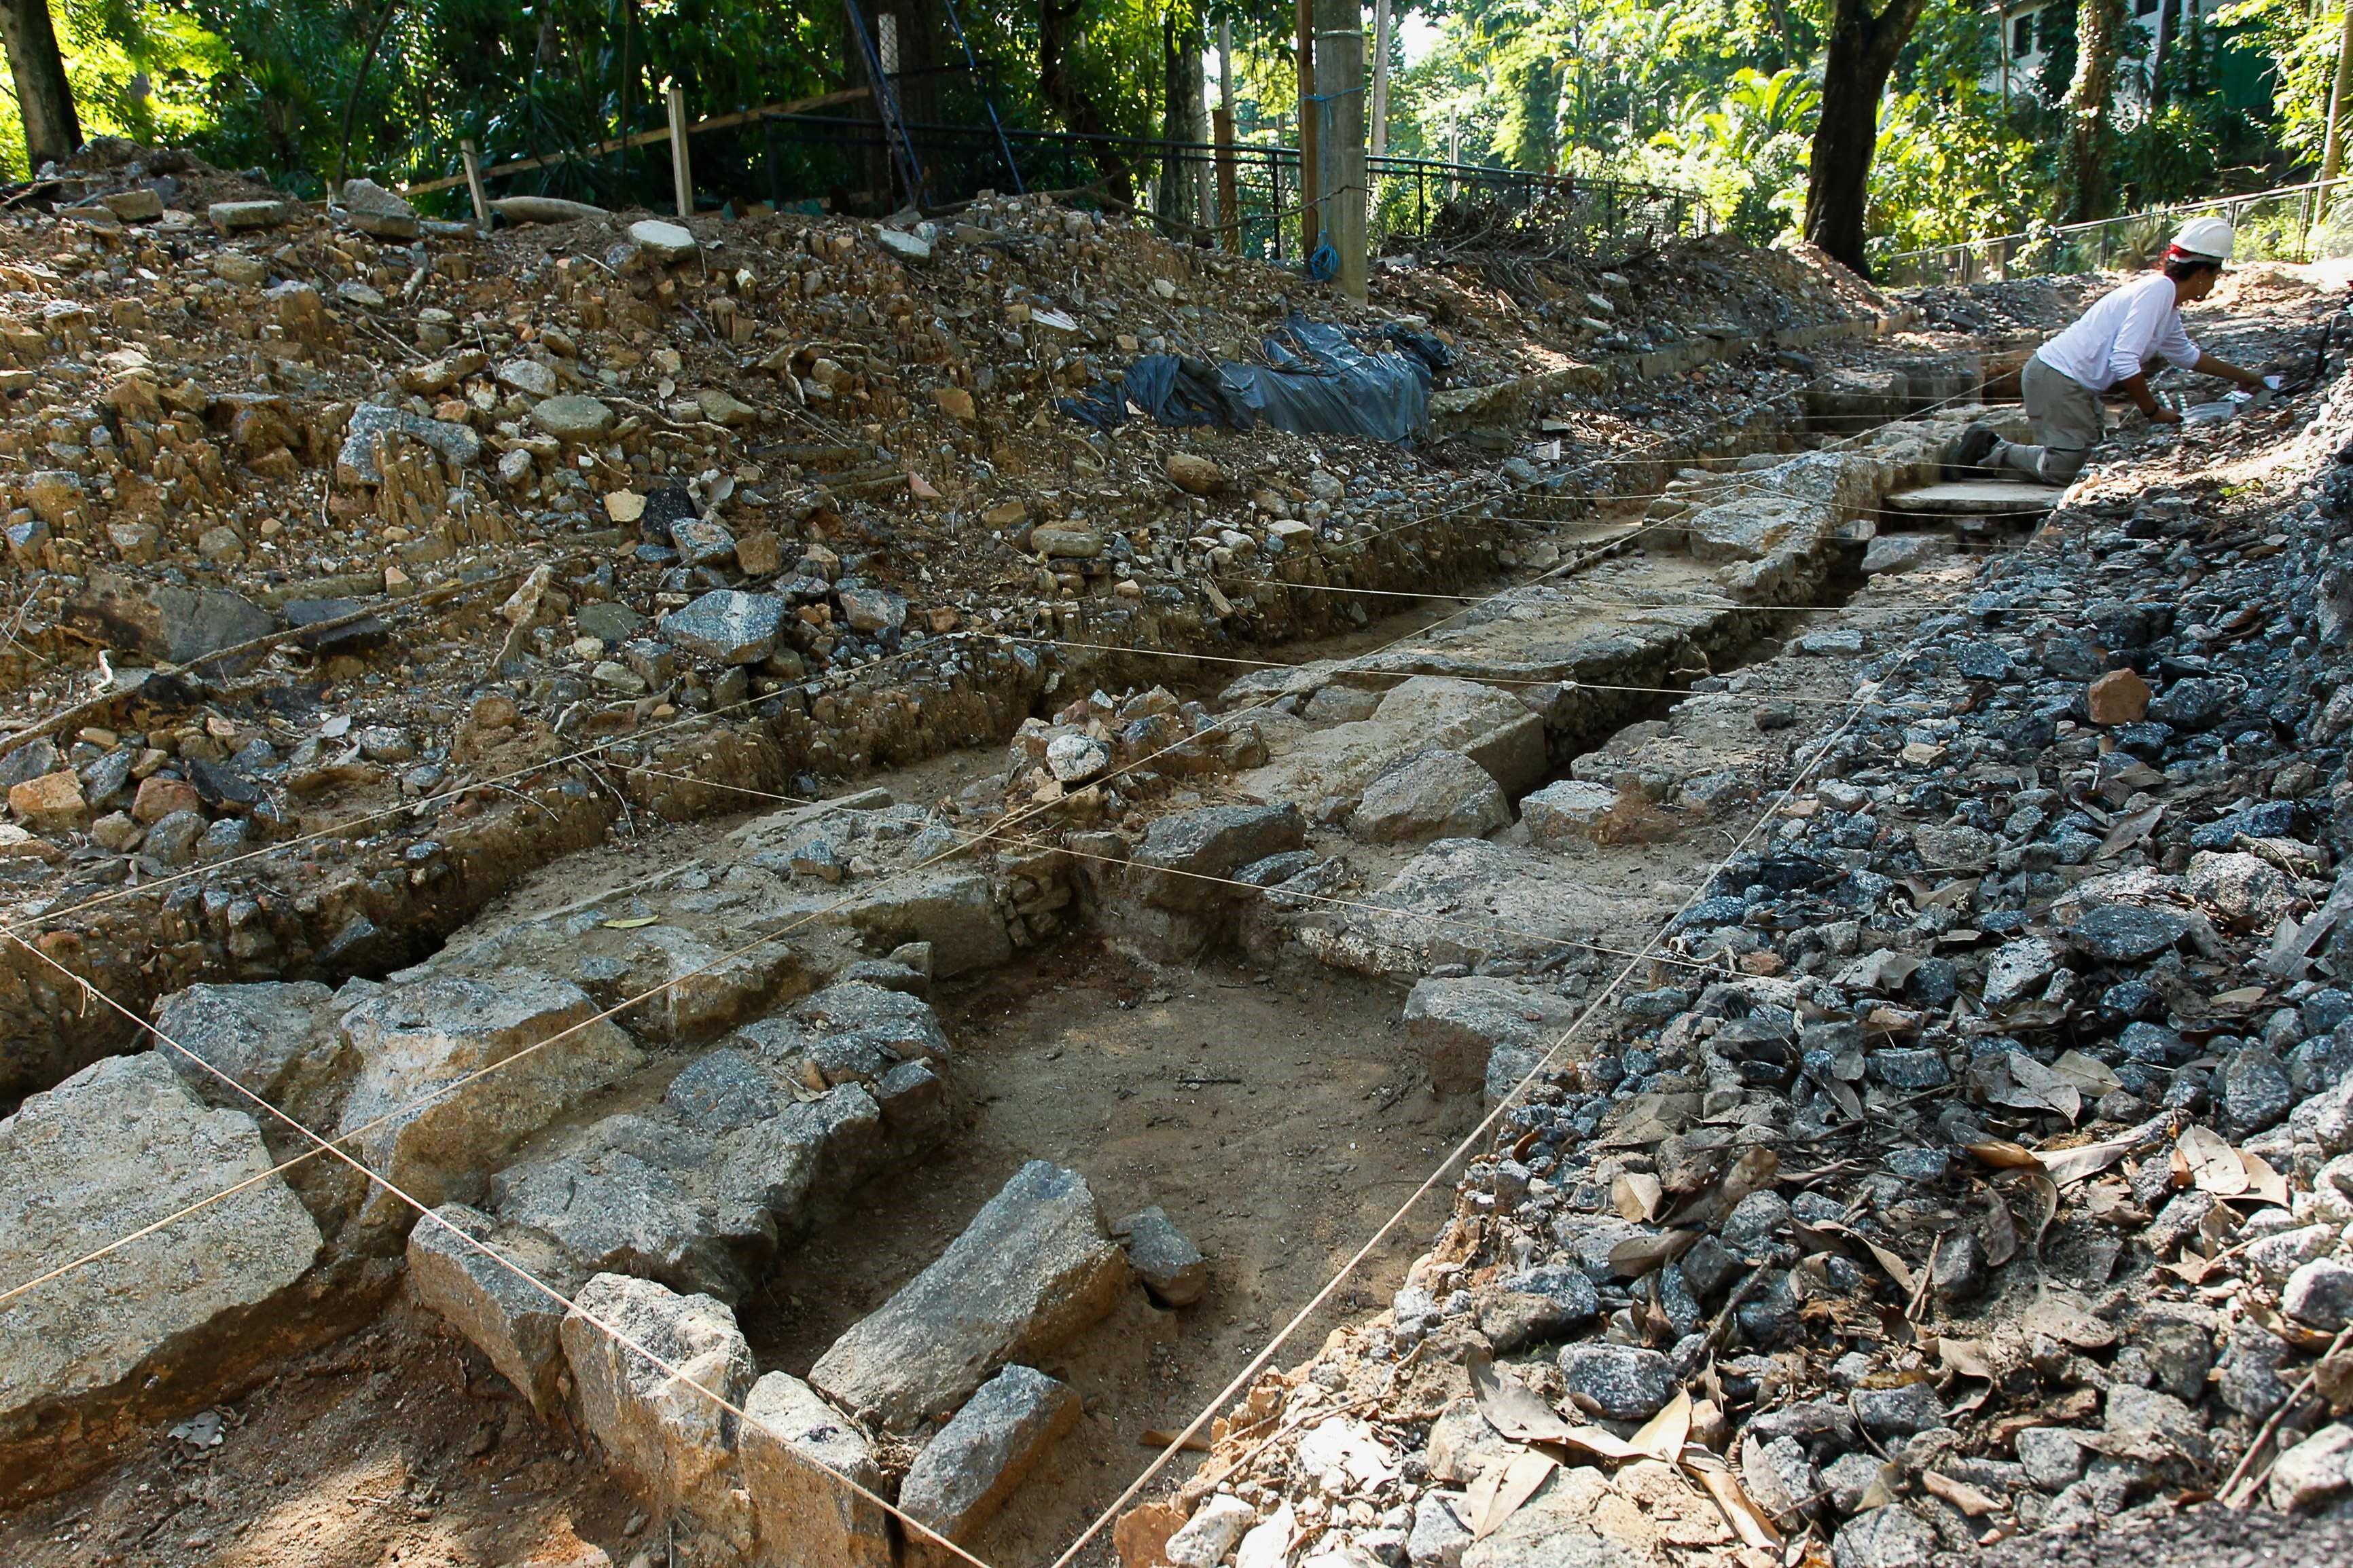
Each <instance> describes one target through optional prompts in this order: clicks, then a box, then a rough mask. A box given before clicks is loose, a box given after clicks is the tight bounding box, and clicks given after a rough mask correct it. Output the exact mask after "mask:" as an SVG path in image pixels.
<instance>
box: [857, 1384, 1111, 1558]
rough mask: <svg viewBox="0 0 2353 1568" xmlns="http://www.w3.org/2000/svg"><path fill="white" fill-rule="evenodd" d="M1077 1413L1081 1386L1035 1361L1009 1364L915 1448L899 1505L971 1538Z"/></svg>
mask: <svg viewBox="0 0 2353 1568" xmlns="http://www.w3.org/2000/svg"><path fill="white" fill-rule="evenodd" d="M1079 1415H1080V1401H1079V1395H1078V1393H1077V1391H1076V1390H1074V1389H1072V1388H1071V1386H1070V1385H1069V1384H1065V1383H1060V1382H1058V1381H1056V1380H1055V1379H1053V1378H1050V1377H1048V1376H1047V1375H1046V1374H1045V1373H1042V1372H1039V1371H1037V1370H1036V1369H1034V1368H1031V1367H1026V1366H1008V1367H1007V1368H1006V1369H1005V1370H1004V1371H1002V1372H1000V1373H997V1375H996V1376H995V1377H993V1378H990V1379H989V1380H988V1381H987V1383H985V1384H981V1386H980V1390H979V1392H977V1393H976V1394H974V1395H973V1396H972V1399H971V1400H970V1402H969V1403H967V1404H966V1405H965V1407H964V1408H963V1409H961V1410H959V1411H957V1412H956V1414H955V1419H953V1420H951V1421H950V1422H949V1423H948V1424H947V1425H946V1426H943V1427H941V1428H940V1431H939V1434H938V1436H934V1438H933V1439H932V1440H931V1442H930V1443H929V1444H927V1445H926V1446H925V1447H924V1448H923V1452H922V1453H921V1454H918V1455H917V1456H915V1462H914V1464H913V1465H912V1466H911V1467H909V1468H908V1470H907V1478H906V1479H905V1480H904V1481H902V1482H901V1483H900V1487H899V1506H900V1507H901V1508H902V1509H903V1510H905V1511H906V1512H907V1513H908V1514H909V1515H910V1516H911V1517H912V1518H913V1519H914V1520H916V1521H918V1522H920V1523H922V1524H924V1525H927V1526H929V1527H930V1528H931V1529H933V1530H935V1531H939V1532H940V1533H941V1534H942V1535H944V1536H946V1537H947V1538H948V1539H949V1540H951V1541H958V1542H961V1541H968V1540H970V1539H971V1537H972V1534H973V1532H974V1531H976V1530H978V1529H979V1528H980V1526H981V1525H982V1524H983V1523H985V1522H987V1520H988V1519H989V1518H990V1517H991V1516H993V1515H994V1514H995V1513H996V1512H997V1510H998V1509H1000V1508H1002V1507H1004V1506H1005V1501H1006V1500H1007V1499H1008V1498H1009V1497H1010V1496H1012V1494H1013V1490H1014V1489H1015V1488H1016V1487H1018V1486H1019V1485H1020V1484H1021V1480H1022V1478H1023V1477H1025V1476H1027V1475H1028V1474H1029V1471H1030V1470H1031V1469H1032V1468H1035V1467H1036V1465H1037V1463H1038V1461H1039V1459H1040V1458H1044V1457H1045V1453H1046V1450H1047V1449H1048V1448H1049V1447H1052V1446H1053V1444H1054V1443H1055V1441H1056V1440H1057V1439H1059V1438H1060V1436H1062V1435H1063V1434H1064V1433H1066V1432H1068V1431H1069V1430H1070V1429H1071V1427H1073V1426H1077V1425H1078V1422H1079Z"/></svg>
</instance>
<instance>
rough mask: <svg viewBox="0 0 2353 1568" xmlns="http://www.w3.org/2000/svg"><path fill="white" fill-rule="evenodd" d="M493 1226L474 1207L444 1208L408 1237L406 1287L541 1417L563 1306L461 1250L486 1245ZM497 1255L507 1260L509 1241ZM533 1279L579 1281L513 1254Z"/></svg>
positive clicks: (555, 1369) (542, 1261) (549, 1393)
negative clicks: (476, 1243) (479, 1243)
mask: <svg viewBox="0 0 2353 1568" xmlns="http://www.w3.org/2000/svg"><path fill="white" fill-rule="evenodd" d="M492 1230H493V1222H492V1221H491V1216H490V1215H486V1214H483V1213H482V1212H481V1211H480V1210H479V1209H472V1208H469V1207H467V1206H466V1205H463V1204H443V1205H441V1206H440V1207H438V1208H437V1209H435V1210H434V1211H433V1213H432V1215H431V1216H430V1217H428V1218H426V1219H421V1220H419V1221H418V1222H417V1228H416V1229H414V1230H412V1231H410V1232H409V1233H408V1289H409V1290H410V1292H411V1293H412V1294H413V1295H415V1297H416V1298H417V1301H418V1303H419V1304H420V1305H423V1306H426V1307H430V1308H431V1309H432V1310H434V1311H436V1312H438V1313H439V1314H440V1315H441V1317H442V1318H443V1319H445V1320H446V1321H448V1324H449V1326H450V1327H451V1328H454V1329H456V1330H457V1331H459V1333H461V1334H463V1335H465V1336H466V1338H467V1339H468V1340H470V1341H471V1342H473V1345H474V1348H475V1349H477V1350H479V1351H480V1352H482V1354H483V1355H484V1356H486V1357H488V1358H489V1360H490V1363H491V1365H492V1366H494V1367H496V1368H497V1369H498V1371H499V1375H501V1377H503V1378H505V1379H506V1380H507V1381H508V1382H509V1383H511V1384H514V1386H515V1388H516V1390H517V1391H518V1392H520V1393H521V1394H522V1395H523V1397H525V1398H526V1399H529V1400H530V1401H531V1404H532V1408H533V1409H534V1410H537V1411H539V1412H541V1413H542V1414H543V1415H544V1414H547V1413H550V1412H552V1411H554V1408H555V1395H556V1390H555V1380H556V1374H557V1373H560V1372H562V1371H563V1369H564V1355H563V1343H562V1341H561V1338H560V1335H561V1331H562V1329H563V1326H564V1319H565V1306H564V1303H562V1302H561V1301H559V1300H555V1298H554V1297H553V1296H550V1295H549V1294H548V1293H547V1292H546V1291H544V1290H542V1289H539V1288H538V1287H537V1286H535V1285H533V1284H532V1283H530V1281H529V1280H526V1279H523V1278H522V1275H521V1274H518V1273H517V1272H516V1271H515V1270H514V1269H512V1268H506V1267H504V1266H503V1265H501V1263H500V1262H499V1261H498V1260H497V1259H496V1258H491V1257H488V1256H486V1255H485V1254H484V1253H483V1252H482V1250H481V1248H480V1247H470V1246H469V1245H467V1242H466V1239H465V1238H466V1237H473V1238H474V1239H475V1240H477V1241H488V1240H490V1239H491V1234H492ZM499 1250H500V1251H501V1252H502V1253H505V1254H508V1255H510V1256H513V1255H514V1254H515V1252H516V1248H515V1247H514V1246H513V1244H512V1242H502V1243H501V1244H500V1247H499ZM515 1260H516V1262H517V1263H518V1264H519V1265H520V1266H521V1267H522V1268H525V1269H527V1270H528V1271H529V1272H530V1273H531V1274H532V1275H533V1278H535V1279H541V1280H543V1281H545V1282H546V1283H548V1284H550V1285H552V1286H554V1288H555V1289H565V1288H566V1287H567V1286H569V1285H571V1284H572V1283H574V1282H575V1281H576V1280H577V1279H578V1278H579V1277H578V1275H577V1274H572V1273H565V1272H559V1271H557V1270H556V1269H555V1268H553V1267H552V1266H551V1262H550V1260H549V1259H546V1258H537V1257H517V1258H516V1259H515Z"/></svg>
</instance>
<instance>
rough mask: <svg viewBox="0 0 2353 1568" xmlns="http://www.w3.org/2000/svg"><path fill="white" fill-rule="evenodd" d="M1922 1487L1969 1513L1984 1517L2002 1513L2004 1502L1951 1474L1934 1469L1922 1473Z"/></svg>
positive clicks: (1977, 1517) (1931, 1495)
mask: <svg viewBox="0 0 2353 1568" xmlns="http://www.w3.org/2000/svg"><path fill="white" fill-rule="evenodd" d="M1920 1487H1921V1489H1922V1490H1924V1491H1926V1493H1927V1494H1928V1495H1929V1496H1930V1497H1936V1498H1942V1499H1944V1500H1946V1501H1947V1502H1948V1503H1951V1504H1952V1505H1953V1506H1954V1507H1955V1508H1957V1509H1959V1510H1961V1511H1962V1512H1963V1513H1965V1514H1968V1516H1969V1517H1970V1518H1971V1519H1982V1518H1984V1517H1985V1516H1986V1515H1987V1514H1989V1513H2000V1511H2001V1510H2002V1504H2001V1503H2000V1502H1999V1501H1997V1500H1994V1499H1993V1498H1990V1497H1989V1496H1987V1495H1986V1494H1985V1493H1984V1492H1981V1491H1979V1490H1978V1489H1977V1488H1975V1487H1973V1486H1971V1485H1969V1483H1968V1482H1967V1481H1957V1480H1955V1479H1953V1478H1952V1477H1950V1476H1940V1475H1938V1474H1937V1473H1936V1471H1934V1470H1923V1471H1922V1472H1921V1473H1920Z"/></svg>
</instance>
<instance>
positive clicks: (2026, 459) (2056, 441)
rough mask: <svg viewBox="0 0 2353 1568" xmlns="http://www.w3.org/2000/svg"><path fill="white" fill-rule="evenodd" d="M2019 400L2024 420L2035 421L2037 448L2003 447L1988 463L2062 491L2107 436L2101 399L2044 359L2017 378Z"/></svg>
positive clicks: (2039, 357) (2014, 444)
mask: <svg viewBox="0 0 2353 1568" xmlns="http://www.w3.org/2000/svg"><path fill="white" fill-rule="evenodd" d="M2019 394H2020V395H2021V397H2022V398H2023V399H2024V401H2025V404H2026V416H2027V417H2028V418H2029V419H2031V420H2032V421H2034V439H2035V441H2036V443H2037V444H2036V445H2034V446H2031V447H2027V446H2021V445H2020V444H2019V443H2017V442H2014V441H2004V442H2003V443H2002V444H2001V445H2000V447H1996V448H1995V449H1994V451H1993V454H1992V456H1991V457H1989V458H1987V459H1986V460H1987V462H1988V463H1989V465H1990V466H1992V467H1995V468H2016V469H2018V470H2020V471H2021V472H2022V473H2026V474H2030V475H2031V476H2032V477H2034V478H2035V479H2040V480H2042V482H2043V483H2044V484H2046V485H2063V484H2066V483H2067V482H2069V481H2070V480H2072V479H2074V477H2075V476H2076V475H2077V474H2080V473H2082V472H2083V471H2084V464H2085V463H2086V462H2088V461H2090V460H2091V456H2092V448H2093V447H2096V446H2098V445H2099V444H2100V437H2101V436H2103V435H2104V434H2105V426H2104V425H2103V416H2102V414H2101V412H2100V395H2099V394H2098V393H2096V392H2094V391H2093V390H2091V388H2089V387H2087V386H2085V385H2084V384H2083V383H2082V382H2080V381H2077V380H2076V379H2075V378H2074V377H2073V376H2072V375H2069V374H2067V373H2066V372H2065V371H2063V370H2054V369H2052V367H2051V366H2050V365H2048V364H2045V363H2043V361H2042V355H2040V354H2037V355H2035V356H2034V357H2033V358H2032V359H2031V360H2028V361H2027V362H2026V372H2025V374H2023V375H2021V376H2020V377H2019Z"/></svg>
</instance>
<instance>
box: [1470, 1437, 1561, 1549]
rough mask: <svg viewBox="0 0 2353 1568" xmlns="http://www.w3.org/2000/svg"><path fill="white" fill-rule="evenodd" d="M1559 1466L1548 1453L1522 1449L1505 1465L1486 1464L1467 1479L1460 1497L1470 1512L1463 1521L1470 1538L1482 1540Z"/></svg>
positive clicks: (1531, 1495)
mask: <svg viewBox="0 0 2353 1568" xmlns="http://www.w3.org/2000/svg"><path fill="white" fill-rule="evenodd" d="M1558 1468H1560V1466H1559V1464H1558V1463H1557V1462H1556V1460H1554V1459H1553V1458H1552V1457H1551V1456H1549V1455H1546V1454H1536V1453H1530V1452H1527V1451H1525V1450H1524V1451H1522V1452H1521V1453H1520V1454H1518V1455H1517V1456H1515V1457H1514V1458H1513V1460H1512V1462H1511V1463H1510V1464H1508V1465H1491V1466H1489V1467H1488V1468H1486V1469H1485V1470H1484V1471H1482V1473H1481V1474H1480V1477H1479V1479H1477V1480H1475V1481H1473V1482H1472V1483H1471V1490H1470V1492H1469V1494H1468V1495H1467V1496H1466V1497H1465V1498H1464V1499H1463V1501H1464V1503H1465V1504H1466V1505H1467V1506H1468V1508H1469V1510H1470V1514H1471V1517H1470V1519H1469V1520H1468V1521H1465V1522H1467V1523H1468V1524H1469V1525H1470V1526H1471V1538H1472V1540H1474V1541H1484V1540H1486V1539H1487V1537H1489V1536H1491V1535H1493V1534H1494V1533H1495V1531H1498V1530H1501V1529H1502V1528H1503V1527H1504V1521H1505V1520H1507V1519H1509V1518H1511V1517H1512V1515H1514V1513H1517V1512H1518V1511H1519V1509H1520V1505H1521V1504H1522V1503H1524V1502H1525V1501H1527V1500H1528V1499H1530V1498H1532V1497H1534V1496H1535V1495H1536V1489H1537V1488H1539V1487H1541V1486H1543V1485H1544V1484H1545V1482H1546V1480H1548V1479H1551V1476H1552V1473H1553V1471H1555V1470H1556V1469H1558Z"/></svg>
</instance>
